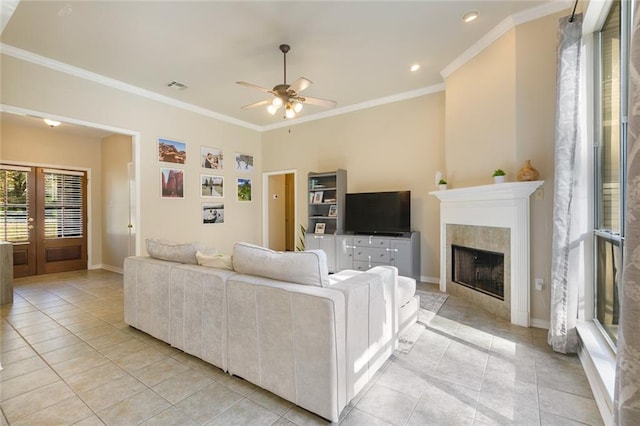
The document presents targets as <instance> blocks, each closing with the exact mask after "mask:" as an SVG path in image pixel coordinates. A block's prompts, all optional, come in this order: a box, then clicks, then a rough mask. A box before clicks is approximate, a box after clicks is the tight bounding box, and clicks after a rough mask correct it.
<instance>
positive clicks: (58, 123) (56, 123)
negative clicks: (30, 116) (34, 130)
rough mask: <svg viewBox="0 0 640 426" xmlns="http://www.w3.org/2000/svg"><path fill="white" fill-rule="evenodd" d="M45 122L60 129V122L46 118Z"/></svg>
mask: <svg viewBox="0 0 640 426" xmlns="http://www.w3.org/2000/svg"><path fill="white" fill-rule="evenodd" d="M44 122H45V123H47V126H49V127H58V126H59V125H60V122H59V121H56V120H51V119H50V118H45V119H44Z"/></svg>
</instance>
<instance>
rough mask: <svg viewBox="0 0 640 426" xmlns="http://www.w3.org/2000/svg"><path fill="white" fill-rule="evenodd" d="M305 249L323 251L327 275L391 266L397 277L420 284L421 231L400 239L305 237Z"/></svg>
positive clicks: (366, 236)
mask: <svg viewBox="0 0 640 426" xmlns="http://www.w3.org/2000/svg"><path fill="white" fill-rule="evenodd" d="M305 248H306V249H307V250H313V249H321V250H324V251H325V253H326V254H327V264H328V267H329V272H338V271H342V270H344V269H355V270H358V271H366V270H367V269H369V268H372V267H374V266H378V265H391V266H395V267H396V268H398V274H399V275H402V276H405V277H412V278H415V279H416V281H420V232H411V233H410V234H407V235H406V236H399V237H389V236H378V235H371V236H368V235H346V234H333V235H331V234H324V235H319V234H307V235H306V237H305Z"/></svg>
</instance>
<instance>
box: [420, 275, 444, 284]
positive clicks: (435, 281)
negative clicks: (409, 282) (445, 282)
mask: <svg viewBox="0 0 640 426" xmlns="http://www.w3.org/2000/svg"><path fill="white" fill-rule="evenodd" d="M420 282H422V283H430V284H440V278H438V277H427V276H425V275H421V276H420Z"/></svg>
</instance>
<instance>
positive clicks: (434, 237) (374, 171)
mask: <svg viewBox="0 0 640 426" xmlns="http://www.w3.org/2000/svg"><path fill="white" fill-rule="evenodd" d="M262 141H263V153H264V158H263V161H264V162H263V164H264V170H265V171H277V170H288V169H297V172H298V174H297V176H298V193H297V194H296V199H297V208H298V218H297V219H298V222H299V223H302V224H304V225H305V226H306V223H307V220H306V215H307V196H306V188H307V184H306V180H307V174H308V173H309V172H310V171H314V172H324V171H331V170H336V169H339V168H342V169H345V170H347V192H366V191H392V190H411V221H412V224H411V225H412V227H413V228H414V229H416V230H418V231H420V232H421V239H422V241H421V255H422V259H421V264H422V272H421V275H422V276H423V277H429V278H430V279H437V277H438V276H439V259H440V258H439V254H438V247H439V241H440V234H439V222H440V213H439V208H440V207H439V202H438V201H437V199H436V198H435V197H433V196H431V195H429V194H428V193H429V191H433V190H435V189H436V186H435V182H434V176H435V173H436V171H439V170H442V168H443V166H444V93H442V92H440V93H435V94H432V95H428V96H422V97H418V98H414V99H409V100H406V101H402V102H396V103H392V104H388V105H383V106H379V107H375V108H370V109H367V110H362V111H357V112H352V113H349V114H344V115H340V116H336V117H331V118H327V119H324V120H319V121H312V122H308V123H303V124H298V125H295V126H291V128H288V127H287V128H282V129H276V130H272V131H268V132H264V133H263V135H262Z"/></svg>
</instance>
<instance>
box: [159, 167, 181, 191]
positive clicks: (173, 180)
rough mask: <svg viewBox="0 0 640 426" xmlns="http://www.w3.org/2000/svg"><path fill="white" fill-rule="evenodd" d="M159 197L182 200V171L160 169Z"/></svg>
mask: <svg viewBox="0 0 640 426" xmlns="http://www.w3.org/2000/svg"><path fill="white" fill-rule="evenodd" d="M160 195H161V197H162V198H184V171H183V170H180V169H169V168H164V167H162V168H160Z"/></svg>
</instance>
